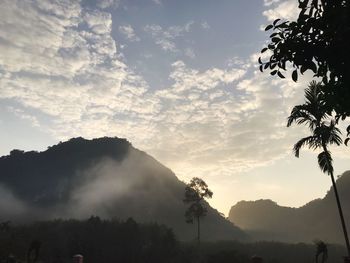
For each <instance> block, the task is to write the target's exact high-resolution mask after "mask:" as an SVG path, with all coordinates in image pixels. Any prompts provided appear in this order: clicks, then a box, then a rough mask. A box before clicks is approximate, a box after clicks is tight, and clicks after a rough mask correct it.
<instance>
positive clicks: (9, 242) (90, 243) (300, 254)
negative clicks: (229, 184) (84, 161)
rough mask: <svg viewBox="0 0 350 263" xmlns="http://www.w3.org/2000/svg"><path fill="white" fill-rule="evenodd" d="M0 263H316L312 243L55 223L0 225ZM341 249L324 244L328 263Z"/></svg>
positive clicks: (95, 221) (114, 223)
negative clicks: (186, 239) (76, 259)
mask: <svg viewBox="0 0 350 263" xmlns="http://www.w3.org/2000/svg"><path fill="white" fill-rule="evenodd" d="M0 226H1V228H0V229H1V233H0V262H10V261H8V258H9V256H10V255H13V261H12V262H28V263H29V262H46V263H66V262H72V257H73V255H76V254H81V255H83V256H84V263H90V262H91V263H98V262H104V263H109V262H111V263H112V262H114V263H115V262H123V263H129V262H130V263H138V262H140V263H141V262H143V263H147V262H152V263H157V262H169V263H180V262H181V263H187V262H188V263H189V262H203V263H228V262H230V263H232V262H234V263H249V262H251V257H252V256H253V255H258V256H261V257H262V258H263V259H264V261H263V262H264V263H295V262H298V263H308V262H315V252H316V248H315V246H314V245H312V244H303V243H300V244H286V243H278V242H256V243H240V242H234V241H225V242H204V243H201V245H200V247H198V246H197V244H196V242H195V241H194V242H193V243H182V242H178V241H177V239H176V237H175V235H174V234H173V231H172V230H171V229H170V228H168V227H166V226H164V225H159V224H156V223H154V224H139V223H137V222H135V221H134V220H133V219H131V218H130V219H128V220H126V221H119V220H102V219H100V218H99V217H91V218H90V219H88V220H84V221H78V220H54V221H46V222H36V223H33V224H30V225H21V226H11V224H7V223H4V224H1V225H0ZM343 255H345V250H344V248H343V247H341V246H335V245H328V257H329V258H328V262H335V263H336V262H342V256H343Z"/></svg>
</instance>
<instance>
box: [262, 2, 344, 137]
mask: <svg viewBox="0 0 350 263" xmlns="http://www.w3.org/2000/svg"><path fill="white" fill-rule="evenodd" d="M298 2H299V9H300V12H299V16H298V19H297V20H296V21H282V20H281V19H277V20H275V21H274V22H273V23H272V24H271V25H268V26H267V27H266V28H265V30H266V31H268V30H273V32H272V34H271V35H270V42H269V43H268V45H267V47H266V48H264V49H262V50H261V52H262V53H264V52H266V51H269V52H270V54H271V55H270V56H269V60H268V61H262V59H261V58H259V63H260V70H261V71H264V70H269V71H270V73H271V75H278V76H280V77H284V76H283V74H284V73H282V72H283V71H285V70H286V66H287V63H290V64H291V65H292V67H293V68H294V71H293V72H292V78H293V80H294V81H297V79H298V74H303V73H304V72H305V71H307V70H310V71H312V72H313V74H314V76H315V77H319V78H321V79H322V84H323V85H322V92H323V93H324V96H325V98H324V99H325V102H326V108H327V112H328V114H331V113H332V111H335V112H336V115H337V121H338V120H339V119H342V120H344V119H345V118H346V117H349V116H350V103H349V101H350V50H349V46H350V15H349V14H350V2H349V1H344V0H298ZM347 132H348V136H349V135H350V133H349V132H350V126H349V128H348V129H347Z"/></svg>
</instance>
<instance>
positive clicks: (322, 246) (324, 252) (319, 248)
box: [315, 240, 328, 263]
mask: <svg viewBox="0 0 350 263" xmlns="http://www.w3.org/2000/svg"><path fill="white" fill-rule="evenodd" d="M315 245H316V254H315V259H316V260H315V261H316V263H318V259H319V257H320V256H321V263H325V262H326V260H327V258H328V248H327V244H326V243H324V242H323V241H321V240H318V241H315Z"/></svg>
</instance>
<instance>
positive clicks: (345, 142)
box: [344, 138, 350, 146]
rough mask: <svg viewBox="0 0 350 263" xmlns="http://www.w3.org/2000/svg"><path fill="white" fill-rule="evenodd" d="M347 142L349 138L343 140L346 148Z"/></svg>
mask: <svg viewBox="0 0 350 263" xmlns="http://www.w3.org/2000/svg"><path fill="white" fill-rule="evenodd" d="M349 140H350V138H346V139H345V141H344V144H345V145H346V146H348V142H349Z"/></svg>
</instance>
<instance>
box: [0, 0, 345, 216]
mask: <svg viewBox="0 0 350 263" xmlns="http://www.w3.org/2000/svg"><path fill="white" fill-rule="evenodd" d="M296 2H297V1H296V0H249V1H246V0H234V1H232V0H220V1H213V0H176V1H175V0H76V1H74V0H22V1H21V0H2V1H1V3H0V109H1V110H0V127H1V128H0V135H1V138H2V140H1V141H0V154H2V155H4V154H8V153H9V151H10V150H11V149H14V148H17V149H23V150H44V149H46V147H47V146H48V145H52V144H56V143H57V142H59V141H62V140H66V139H69V138H71V137H77V136H83V137H86V138H93V137H100V136H118V137H124V138H127V139H128V140H129V141H131V142H132V144H133V145H134V146H135V147H137V148H139V149H141V150H144V151H147V152H148V153H149V154H151V155H153V156H154V157H155V158H157V159H158V160H159V161H161V162H162V163H164V164H165V165H167V166H168V167H169V168H171V169H172V170H173V171H174V172H175V173H176V174H177V176H178V177H179V178H180V179H181V180H184V181H188V180H189V179H190V178H192V177H194V176H198V177H202V178H204V179H205V180H206V181H207V183H208V184H209V186H210V188H211V189H212V190H213V191H214V198H213V200H212V201H211V204H212V205H213V206H214V207H216V208H217V209H218V210H219V211H221V212H224V213H227V212H228V210H229V208H230V206H231V205H233V204H235V203H236V202H237V201H239V200H242V199H246V200H254V199H260V198H271V199H273V200H275V201H277V202H278V203H279V204H281V205H289V206H300V205H302V204H304V203H306V202H308V201H310V200H311V199H314V198H316V197H322V196H323V195H324V194H325V192H326V191H327V189H328V188H329V186H330V179H329V178H328V177H327V176H326V175H323V174H321V172H320V171H319V169H318V167H317V163H316V154H315V153H312V152H307V151H303V152H302V158H300V159H296V158H295V157H293V155H292V151H291V148H292V145H293V143H294V142H295V141H296V140H297V139H298V138H300V137H301V136H303V135H305V134H306V132H307V130H306V129H305V128H303V127H295V128H286V127H285V126H286V118H287V116H288V113H289V112H290V109H291V107H292V106H293V105H296V104H298V103H299V104H300V103H302V102H303V88H305V87H306V85H307V82H308V81H309V80H310V78H309V77H308V76H306V77H305V78H304V79H301V80H300V81H299V82H298V83H293V82H292V81H291V78H290V76H288V77H287V79H285V80H279V79H276V78H273V77H270V76H269V75H268V73H264V74H262V73H260V72H258V70H257V65H258V63H257V58H258V56H259V51H260V49H261V48H262V47H263V45H264V42H265V41H266V40H267V36H268V35H267V34H266V33H265V32H264V31H263V30H262V28H263V27H264V25H266V24H267V23H268V22H270V21H272V20H273V19H274V18H277V17H284V18H286V19H293V18H294V17H295V16H296V15H297V8H296ZM333 153H334V159H335V170H336V173H337V174H340V173H342V172H344V171H345V170H347V169H349V168H350V167H349V165H348V164H349V160H350V158H349V154H348V153H349V149H346V148H344V147H341V148H340V147H339V148H337V149H333Z"/></svg>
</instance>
